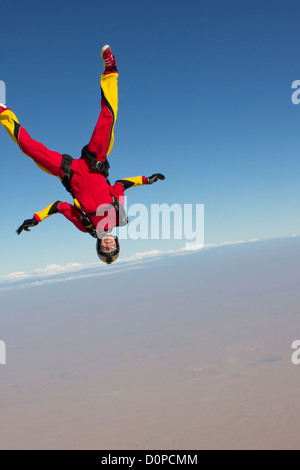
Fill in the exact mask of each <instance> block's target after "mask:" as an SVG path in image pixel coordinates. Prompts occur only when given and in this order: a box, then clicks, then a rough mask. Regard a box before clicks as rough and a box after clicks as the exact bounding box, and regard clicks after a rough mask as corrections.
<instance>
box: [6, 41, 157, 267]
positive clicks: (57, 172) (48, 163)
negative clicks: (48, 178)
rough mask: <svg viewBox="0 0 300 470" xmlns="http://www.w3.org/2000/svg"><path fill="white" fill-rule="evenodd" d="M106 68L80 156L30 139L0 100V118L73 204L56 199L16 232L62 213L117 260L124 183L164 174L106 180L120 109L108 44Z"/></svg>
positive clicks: (108, 258) (108, 259)
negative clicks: (93, 120) (91, 126)
mask: <svg viewBox="0 0 300 470" xmlns="http://www.w3.org/2000/svg"><path fill="white" fill-rule="evenodd" d="M101 57H102V59H103V65H104V73H103V74H102V75H101V111H100V116H99V119H98V121H97V124H96V126H95V129H94V132H93V134H92V137H91V140H90V142H89V143H88V145H86V146H85V147H83V149H82V151H81V157H80V158H77V159H76V158H72V157H71V156H70V155H67V154H61V153H59V152H56V151H53V150H49V149H48V148H46V147H45V146H44V145H43V144H42V143H40V142H37V141H36V140H34V139H32V138H31V137H30V135H29V134H28V132H27V131H26V130H25V129H24V127H22V126H21V125H20V124H19V121H18V119H17V117H16V115H15V114H14V113H13V112H12V111H11V109H9V108H8V107H6V106H5V105H4V104H0V122H1V124H2V125H3V127H4V128H5V129H6V131H7V132H8V133H9V135H10V137H11V138H12V139H13V140H14V141H15V142H16V144H18V145H19V147H20V149H21V150H22V152H23V153H25V154H26V155H27V156H29V157H31V158H32V159H33V160H34V162H35V163H36V164H37V165H38V166H39V167H40V168H41V169H42V170H44V171H46V172H47V173H50V174H51V175H54V176H57V177H58V178H59V179H60V180H61V181H62V183H63V185H64V186H65V188H66V189H67V190H68V191H69V192H70V193H71V195H72V197H73V200H74V204H73V205H72V204H69V203H68V202H61V201H56V202H54V203H52V204H50V205H49V206H48V207H46V208H45V209H43V210H42V211H39V212H36V213H35V214H34V216H33V218H32V219H26V220H25V221H24V222H23V224H22V225H21V226H20V227H19V228H18V230H17V233H18V235H19V234H20V233H21V232H22V231H23V230H25V231H30V228H31V227H34V226H35V225H38V224H39V223H40V222H41V221H42V220H44V219H45V218H46V217H49V216H50V215H53V214H56V213H60V214H63V215H64V216H65V217H66V218H67V219H68V220H70V221H71V222H72V223H73V224H74V225H75V226H76V227H77V228H78V229H79V230H81V231H82V232H87V233H89V234H90V235H92V236H93V237H95V238H96V239H97V243H96V249H97V255H98V257H99V258H100V259H101V260H102V261H104V262H105V263H107V264H111V263H112V262H113V261H115V260H116V259H117V258H118V256H119V252H120V246H119V241H118V237H116V236H114V235H113V234H112V229H113V228H114V227H118V226H122V225H125V224H126V223H127V222H128V221H127V217H126V213H125V210H124V191H125V190H126V189H128V188H131V187H134V186H139V185H145V184H153V183H155V182H156V181H158V180H163V179H165V177H164V175H162V174H161V173H155V174H153V175H152V176H149V177H145V176H136V177H132V178H123V179H120V180H118V181H116V183H115V184H114V185H113V186H112V185H111V184H110V181H109V163H108V160H107V157H108V155H109V154H110V151H111V149H112V146H113V143H114V126H115V122H116V119H117V110H118V71H117V64H116V60H115V57H114V55H113V54H112V51H111V48H110V47H109V46H108V45H106V46H104V47H103V48H102V49H101Z"/></svg>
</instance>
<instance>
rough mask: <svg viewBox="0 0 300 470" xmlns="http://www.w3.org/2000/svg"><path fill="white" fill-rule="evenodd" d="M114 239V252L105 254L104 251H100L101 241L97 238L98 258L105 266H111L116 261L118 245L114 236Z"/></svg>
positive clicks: (118, 250) (118, 251)
mask: <svg viewBox="0 0 300 470" xmlns="http://www.w3.org/2000/svg"><path fill="white" fill-rule="evenodd" d="M114 239H115V242H116V249H115V250H114V251H111V252H110V253H105V252H104V251H102V249H101V241H102V239H101V238H98V240H97V244H96V250H97V255H98V258H99V259H101V261H103V262H104V263H106V264H111V263H113V262H114V261H116V259H117V258H118V256H119V253H120V245H119V240H118V237H116V236H114Z"/></svg>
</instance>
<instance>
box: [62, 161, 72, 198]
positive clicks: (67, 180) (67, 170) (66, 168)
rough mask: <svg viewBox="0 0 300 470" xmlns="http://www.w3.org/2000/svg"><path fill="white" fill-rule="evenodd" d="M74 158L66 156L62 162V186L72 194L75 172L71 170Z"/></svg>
mask: <svg viewBox="0 0 300 470" xmlns="http://www.w3.org/2000/svg"><path fill="white" fill-rule="evenodd" d="M72 161H73V158H72V157H71V156H70V155H67V154H64V155H63V156H62V162H61V166H60V167H61V169H62V170H63V176H62V180H61V182H62V184H63V185H64V187H65V188H66V190H67V191H68V192H69V193H70V194H72V196H73V193H72V188H71V179H72V177H73V175H74V170H71V165H72Z"/></svg>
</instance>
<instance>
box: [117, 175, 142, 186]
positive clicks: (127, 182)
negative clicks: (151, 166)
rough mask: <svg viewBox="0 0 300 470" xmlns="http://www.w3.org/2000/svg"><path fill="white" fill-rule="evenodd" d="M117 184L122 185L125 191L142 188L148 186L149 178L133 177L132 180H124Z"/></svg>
mask: <svg viewBox="0 0 300 470" xmlns="http://www.w3.org/2000/svg"><path fill="white" fill-rule="evenodd" d="M116 183H121V184H122V185H123V187H124V189H128V188H133V187H134V186H142V185H144V184H147V178H146V177H145V176H132V177H131V178H122V179H121V180H118V181H117V182H116Z"/></svg>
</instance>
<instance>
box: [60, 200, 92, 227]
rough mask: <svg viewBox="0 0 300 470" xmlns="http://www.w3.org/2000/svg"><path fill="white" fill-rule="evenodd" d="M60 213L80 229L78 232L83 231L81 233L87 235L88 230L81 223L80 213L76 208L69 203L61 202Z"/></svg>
mask: <svg viewBox="0 0 300 470" xmlns="http://www.w3.org/2000/svg"><path fill="white" fill-rule="evenodd" d="M58 212H59V213H60V214H63V215H64V216H65V217H66V219H68V220H69V221H70V222H72V223H73V224H74V225H75V227H77V228H78V230H81V232H85V233H87V231H86V229H85V228H84V226H83V224H82V222H81V219H80V215H79V212H78V210H77V209H76V207H75V206H72V205H71V204H69V203H68V202H60V203H59V204H58Z"/></svg>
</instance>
